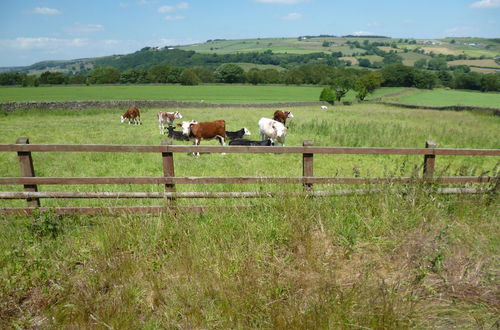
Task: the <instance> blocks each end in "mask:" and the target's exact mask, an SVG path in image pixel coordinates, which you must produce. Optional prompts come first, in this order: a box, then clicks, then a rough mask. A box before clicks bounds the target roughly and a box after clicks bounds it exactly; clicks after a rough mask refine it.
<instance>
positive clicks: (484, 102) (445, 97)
mask: <svg viewBox="0 0 500 330" xmlns="http://www.w3.org/2000/svg"><path fill="white" fill-rule="evenodd" d="M396 101H398V102H401V103H408V104H418V105H429V106H449V105H467V106H478V107H490V108H499V107H500V93H481V92H474V91H458V90H448V89H434V90H416V91H415V93H411V94H404V95H402V96H401V97H397V98H396Z"/></svg>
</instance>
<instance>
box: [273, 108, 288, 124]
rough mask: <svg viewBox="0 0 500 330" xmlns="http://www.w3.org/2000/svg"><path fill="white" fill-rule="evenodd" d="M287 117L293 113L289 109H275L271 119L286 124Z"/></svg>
mask: <svg viewBox="0 0 500 330" xmlns="http://www.w3.org/2000/svg"><path fill="white" fill-rule="evenodd" d="M288 118H293V114H292V113H291V112H290V111H283V110H276V111H275V112H274V116H273V120H276V121H279V122H280V123H283V125H286V120H287V119H288Z"/></svg>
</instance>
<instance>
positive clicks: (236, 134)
mask: <svg viewBox="0 0 500 330" xmlns="http://www.w3.org/2000/svg"><path fill="white" fill-rule="evenodd" d="M244 135H250V131H249V130H247V129H246V128H245V127H243V128H242V129H240V130H239V131H234V132H228V131H226V136H227V138H228V139H229V140H236V139H241V138H242V137H243V136H244Z"/></svg>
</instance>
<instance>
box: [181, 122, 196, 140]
mask: <svg viewBox="0 0 500 330" xmlns="http://www.w3.org/2000/svg"><path fill="white" fill-rule="evenodd" d="M194 124H198V122H197V121H194V120H191V121H183V122H182V124H177V126H179V127H182V134H184V135H185V136H189V134H190V133H191V126H193V125H194Z"/></svg>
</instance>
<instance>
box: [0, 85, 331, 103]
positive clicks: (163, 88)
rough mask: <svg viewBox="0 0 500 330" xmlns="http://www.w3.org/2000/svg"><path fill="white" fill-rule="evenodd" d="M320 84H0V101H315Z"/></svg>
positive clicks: (319, 90) (319, 91)
mask: <svg viewBox="0 0 500 330" xmlns="http://www.w3.org/2000/svg"><path fill="white" fill-rule="evenodd" d="M321 89H322V88H321V87H317V86H313V87H308V86H303V87H301V86H249V85H199V86H181V85H108V86H50V87H24V88H23V87H12V88H0V102H12V101H17V102H20V101H81V100H177V101H194V102H200V101H201V100H203V101H205V102H213V103H272V102H300V101H318V100H319V95H320V93H321Z"/></svg>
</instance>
